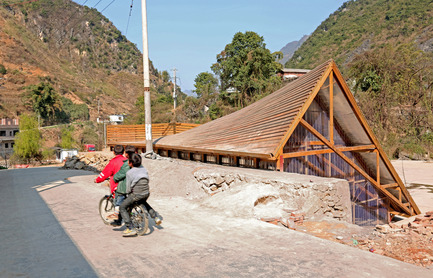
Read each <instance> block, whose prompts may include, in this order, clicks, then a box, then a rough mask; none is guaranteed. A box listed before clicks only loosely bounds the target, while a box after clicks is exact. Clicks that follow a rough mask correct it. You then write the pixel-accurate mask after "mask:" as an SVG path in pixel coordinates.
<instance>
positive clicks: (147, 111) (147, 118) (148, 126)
mask: <svg viewBox="0 0 433 278" xmlns="http://www.w3.org/2000/svg"><path fill="white" fill-rule="evenodd" d="M141 23H142V30H143V78H144V123H145V130H146V153H153V144H152V143H153V142H152V118H151V108H150V107H151V106H150V77H149V45H148V43H147V41H148V40H147V12H146V0H141Z"/></svg>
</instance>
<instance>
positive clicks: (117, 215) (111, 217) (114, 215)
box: [107, 213, 119, 220]
mask: <svg viewBox="0 0 433 278" xmlns="http://www.w3.org/2000/svg"><path fill="white" fill-rule="evenodd" d="M107 219H113V220H117V219H119V214H118V213H113V214H110V215H108V216H107Z"/></svg>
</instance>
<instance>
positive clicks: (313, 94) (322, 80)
mask: <svg viewBox="0 0 433 278" xmlns="http://www.w3.org/2000/svg"><path fill="white" fill-rule="evenodd" d="M331 72H332V66H329V67H328V68H327V69H326V70H325V71H324V73H323V74H322V77H321V78H320V80H319V81H318V82H317V83H316V86H315V87H314V89H313V90H312V91H311V94H310V96H309V97H308V99H307V101H305V103H304V105H303V106H302V108H301V110H300V111H299V112H298V114H297V115H296V117H295V118H294V120H293V122H292V124H291V126H290V128H289V130H288V131H287V132H286V133H285V134H284V136H283V138H282V139H281V141H280V143H279V144H278V147H277V148H276V149H275V151H274V154H275V156H276V157H279V156H280V155H281V154H282V153H283V148H284V146H285V144H286V142H287V140H288V139H289V138H290V136H291V135H292V133H293V131H294V130H295V128H296V127H297V126H298V124H299V122H300V121H301V120H302V117H303V116H304V114H305V113H306V112H307V110H308V108H309V107H310V105H311V103H312V102H313V101H314V98H315V97H316V95H317V93H318V92H319V91H320V89H321V88H322V86H323V83H325V81H326V79H327V78H328V76H329V74H330V73H331Z"/></svg>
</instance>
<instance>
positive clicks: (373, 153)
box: [274, 60, 420, 215]
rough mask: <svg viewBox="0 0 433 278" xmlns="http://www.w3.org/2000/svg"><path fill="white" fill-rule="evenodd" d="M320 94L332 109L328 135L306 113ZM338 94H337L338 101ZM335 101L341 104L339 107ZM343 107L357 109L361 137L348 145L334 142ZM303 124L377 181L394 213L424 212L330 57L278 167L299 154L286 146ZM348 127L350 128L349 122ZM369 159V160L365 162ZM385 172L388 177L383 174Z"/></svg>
mask: <svg viewBox="0 0 433 278" xmlns="http://www.w3.org/2000/svg"><path fill="white" fill-rule="evenodd" d="M330 84H331V86H330ZM319 94H322V95H323V94H327V103H326V105H327V108H326V110H327V112H328V124H329V127H328V128H327V129H326V130H327V132H328V133H327V134H326V135H323V134H322V133H323V132H319V131H318V130H317V129H316V128H314V127H313V126H314V124H313V123H312V122H311V120H310V121H309V120H308V117H305V115H306V114H307V111H308V110H309V109H311V107H312V106H313V105H317V103H315V100H316V102H317V98H318V95H319ZM334 97H336V99H337V101H336V99H334ZM334 105H338V107H335V106H334ZM342 106H344V107H342ZM342 109H343V110H344V109H345V110H346V111H348V110H350V111H351V113H353V115H352V119H351V123H352V125H354V126H353V128H354V130H356V132H355V134H354V135H355V136H352V137H353V138H354V141H359V142H353V144H352V145H350V146H347V145H346V146H344V147H341V146H337V143H336V142H334V139H336V138H337V137H338V136H336V135H338V134H336V135H335V136H334V133H337V127H339V129H340V130H341V128H342V127H341V125H340V126H337V125H338V124H339V123H338V121H337V120H336V118H337V117H335V115H334V113H342V112H341V111H342ZM310 118H311V117H310ZM340 118H341V117H340ZM299 125H300V126H302V127H303V128H305V129H306V130H308V132H310V133H312V134H313V135H314V136H315V137H316V138H319V140H320V141H321V142H322V143H323V144H324V145H325V146H326V147H327V148H329V149H332V151H333V152H334V153H335V154H337V155H338V156H339V158H341V159H342V160H343V161H344V162H345V163H347V164H349V165H350V167H352V168H353V169H355V170H356V171H357V172H358V173H359V174H361V175H362V176H363V177H364V178H365V180H366V181H367V182H368V183H370V184H371V185H373V186H374V188H375V189H376V191H377V193H378V195H381V196H382V199H383V200H386V201H385V202H383V206H386V207H387V209H388V212H389V213H390V214H391V215H396V214H401V215H415V214H419V213H420V210H419V208H418V207H417V205H416V204H415V202H414V201H413V199H412V197H411V196H410V194H409V192H408V191H407V189H406V188H405V186H404V185H403V182H402V181H401V179H400V178H399V176H398V174H397V173H396V171H395V169H394V167H393V166H392V164H391V162H390V161H389V159H388V158H387V156H386V154H385V153H384V151H383V149H382V147H381V146H380V144H379V142H378V140H377V139H376V137H375V136H374V134H373V132H372V130H371V128H370V127H369V126H368V124H367V121H366V120H365V118H364V116H363V114H362V112H361V110H360V109H359V107H358V105H357V104H356V101H355V99H354V97H353V95H352V93H351V92H350V90H349V88H348V86H347V84H346V82H345V81H344V79H343V77H342V75H341V73H340V71H339V70H338V68H337V66H336V64H335V62H334V61H332V60H331V61H329V64H328V67H327V69H326V70H325V71H324V73H323V75H322V76H321V78H320V79H319V80H318V81H317V83H316V86H315V87H314V89H313V90H312V92H311V94H310V96H309V97H308V99H307V101H306V102H305V103H304V105H303V107H302V108H301V109H300V111H299V113H298V115H297V116H296V117H295V119H294V121H293V122H292V125H291V126H290V128H289V130H288V131H287V132H286V134H285V135H284V137H283V139H282V140H281V142H280V144H279V146H278V148H277V149H276V150H275V152H274V154H275V156H276V158H278V162H277V167H278V168H279V169H280V170H284V169H283V168H284V159H285V158H289V157H296V155H294V154H293V153H289V154H288V153H286V154H284V153H283V152H284V147H285V146H286V144H288V142H289V139H290V138H291V137H292V135H293V134H294V132H295V129H296V128H298V126H299ZM355 126H356V127H355ZM345 128H348V126H347V124H346V125H345ZM337 141H338V140H337ZM334 143H335V144H334ZM318 153H319V152H318ZM299 154H301V153H299ZM365 160H368V161H367V162H368V163H365ZM365 164H370V165H369V166H370V167H366V165H365ZM368 168H369V169H368ZM384 176H385V177H386V178H383V177H384ZM381 177H382V178H381ZM384 182H385V183H384Z"/></svg>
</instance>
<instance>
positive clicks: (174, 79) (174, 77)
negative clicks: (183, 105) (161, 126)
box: [172, 68, 177, 113]
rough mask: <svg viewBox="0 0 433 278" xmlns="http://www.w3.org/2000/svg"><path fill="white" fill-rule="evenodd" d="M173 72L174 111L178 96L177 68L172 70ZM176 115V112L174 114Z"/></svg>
mask: <svg viewBox="0 0 433 278" xmlns="http://www.w3.org/2000/svg"><path fill="white" fill-rule="evenodd" d="M172 71H173V82H174V87H173V100H174V110H176V104H177V96H176V71H177V69H176V68H173V69H172ZM174 113H176V112H174Z"/></svg>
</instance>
